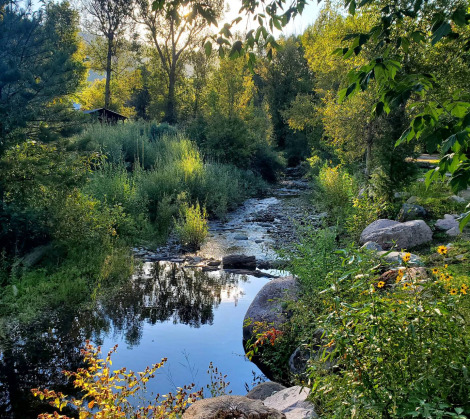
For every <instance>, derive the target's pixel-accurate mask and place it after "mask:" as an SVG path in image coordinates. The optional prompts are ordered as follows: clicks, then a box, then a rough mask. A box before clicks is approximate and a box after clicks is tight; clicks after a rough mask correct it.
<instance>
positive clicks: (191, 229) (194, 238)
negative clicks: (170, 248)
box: [175, 202, 209, 249]
mask: <svg viewBox="0 0 470 419" xmlns="http://www.w3.org/2000/svg"><path fill="white" fill-rule="evenodd" d="M175 230H176V234H177V236H178V239H179V240H180V242H181V243H183V244H184V245H187V246H189V247H191V248H192V249H198V248H199V247H200V246H201V244H202V243H203V242H204V240H205V238H206V237H207V233H208V232H209V228H208V225H207V212H206V209H205V208H204V207H203V208H201V206H200V205H199V202H196V204H195V205H190V204H188V203H186V202H184V203H183V205H182V208H181V209H180V217H179V219H178V220H176V222H175Z"/></svg>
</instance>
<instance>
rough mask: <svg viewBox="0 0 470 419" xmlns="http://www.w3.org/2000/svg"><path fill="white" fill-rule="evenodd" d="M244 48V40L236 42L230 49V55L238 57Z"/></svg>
mask: <svg viewBox="0 0 470 419" xmlns="http://www.w3.org/2000/svg"><path fill="white" fill-rule="evenodd" d="M242 50H243V44H242V41H236V42H234V44H233V45H232V49H231V50H230V54H229V57H230V58H232V59H233V58H236V57H238V56H239V55H240V54H241V52H242Z"/></svg>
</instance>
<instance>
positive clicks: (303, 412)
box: [264, 386, 318, 419]
mask: <svg viewBox="0 0 470 419" xmlns="http://www.w3.org/2000/svg"><path fill="white" fill-rule="evenodd" d="M308 395H309V389H308V388H305V387H304V388H302V387H300V386H294V387H289V388H286V389H285V390H281V391H279V392H277V393H276V394H274V395H272V396H271V397H268V398H267V399H265V400H264V404H265V406H267V407H270V408H272V409H276V410H278V411H280V412H283V413H284V414H285V415H286V419H312V418H317V417H318V416H317V414H316V413H315V409H314V406H313V404H312V403H311V402H309V401H307V400H306V399H307V397H308Z"/></svg>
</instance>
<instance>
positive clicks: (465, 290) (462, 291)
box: [460, 287, 467, 295]
mask: <svg viewBox="0 0 470 419" xmlns="http://www.w3.org/2000/svg"><path fill="white" fill-rule="evenodd" d="M460 293H461V294H464V295H467V289H466V288H464V287H462V288H460Z"/></svg>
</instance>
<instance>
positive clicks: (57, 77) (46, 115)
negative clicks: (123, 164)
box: [0, 2, 85, 153]
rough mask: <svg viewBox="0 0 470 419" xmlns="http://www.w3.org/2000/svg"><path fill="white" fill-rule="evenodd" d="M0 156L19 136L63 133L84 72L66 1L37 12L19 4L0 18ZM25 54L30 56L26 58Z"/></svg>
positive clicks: (72, 13)
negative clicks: (8, 142)
mask: <svg viewBox="0 0 470 419" xmlns="http://www.w3.org/2000/svg"><path fill="white" fill-rule="evenodd" d="M0 44H1V45H2V46H3V48H2V57H1V59H0V121H1V122H0V153H1V152H2V151H3V148H4V147H5V146H6V143H7V141H10V140H12V139H13V137H15V138H16V139H17V140H20V139H24V136H23V135H20V134H21V133H20V132H19V131H22V132H24V131H25V129H26V133H27V134H28V136H29V137H30V136H33V135H34V136H35V137H36V138H37V136H38V135H39V134H42V135H44V133H45V132H46V131H55V132H60V131H61V130H63V132H65V131H66V130H67V127H68V126H69V123H68V122H67V119H69V122H72V123H74V121H73V118H72V120H70V114H71V111H72V106H71V105H72V104H71V101H70V100H69V99H70V98H69V95H71V94H73V93H75V91H76V90H77V88H78V87H79V85H80V83H81V81H82V78H83V76H84V73H85V67H84V65H83V62H82V57H81V56H80V54H79V38H78V13H77V12H76V11H74V10H72V8H71V7H70V4H69V3H68V2H62V3H60V4H56V3H53V2H50V3H47V4H46V5H45V6H43V7H42V8H41V9H40V10H39V11H38V12H37V13H32V12H31V10H29V9H28V8H26V9H22V8H20V6H19V5H17V4H16V3H11V4H9V5H8V7H6V8H5V10H4V11H3V14H2V19H0ZM25 51H27V52H28V53H27V54H25Z"/></svg>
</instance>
